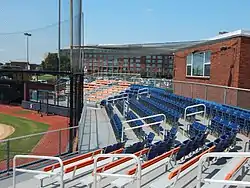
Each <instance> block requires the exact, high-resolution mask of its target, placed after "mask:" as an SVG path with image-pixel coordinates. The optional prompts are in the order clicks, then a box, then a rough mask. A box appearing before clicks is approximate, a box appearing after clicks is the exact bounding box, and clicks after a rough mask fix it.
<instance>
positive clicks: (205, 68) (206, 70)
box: [186, 51, 211, 76]
mask: <svg viewBox="0 0 250 188" xmlns="http://www.w3.org/2000/svg"><path fill="white" fill-rule="evenodd" d="M210 59H211V52H210V51H206V52H197V53H192V54H189V55H188V56H187V59H186V60H187V70H186V71H187V72H186V74H187V76H210V64H211V61H210Z"/></svg>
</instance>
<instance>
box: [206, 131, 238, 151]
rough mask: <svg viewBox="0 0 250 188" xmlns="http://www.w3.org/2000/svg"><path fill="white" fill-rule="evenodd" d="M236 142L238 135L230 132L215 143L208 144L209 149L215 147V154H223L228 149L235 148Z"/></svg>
mask: <svg viewBox="0 0 250 188" xmlns="http://www.w3.org/2000/svg"><path fill="white" fill-rule="evenodd" d="M235 140H236V135H235V134H234V133H233V132H228V133H226V134H224V135H222V136H220V137H219V138H217V139H215V140H214V141H213V142H210V143H209V144H207V146H208V147H211V146H212V145H215V146H216V148H215V150H214V152H223V151H225V150H226V149H230V147H232V146H234V144H235Z"/></svg>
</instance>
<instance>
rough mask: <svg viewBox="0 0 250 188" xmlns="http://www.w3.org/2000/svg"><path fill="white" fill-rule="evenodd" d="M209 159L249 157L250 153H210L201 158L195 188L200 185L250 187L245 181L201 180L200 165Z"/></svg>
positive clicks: (198, 187) (199, 187) (249, 183)
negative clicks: (215, 184)
mask: <svg viewBox="0 0 250 188" xmlns="http://www.w3.org/2000/svg"><path fill="white" fill-rule="evenodd" d="M209 157H250V152H227V153H225V152H212V153H206V154H204V155H203V156H201V158H200V160H199V162H198V163H199V164H198V175H197V181H198V182H197V186H196V188H201V183H202V182H204V183H206V182H208V183H220V184H224V185H236V186H238V185H239V186H250V182H246V181H231V180H215V179H203V178H202V166H203V165H202V164H203V162H204V161H205V160H206V159H207V158H209Z"/></svg>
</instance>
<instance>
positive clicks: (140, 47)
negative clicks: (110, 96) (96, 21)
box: [85, 30, 250, 54]
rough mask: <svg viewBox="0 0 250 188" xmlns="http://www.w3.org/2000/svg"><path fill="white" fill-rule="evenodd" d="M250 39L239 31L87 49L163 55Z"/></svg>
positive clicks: (90, 46)
mask: <svg viewBox="0 0 250 188" xmlns="http://www.w3.org/2000/svg"><path fill="white" fill-rule="evenodd" d="M241 36H244V37H250V31H246V30H237V31H233V32H227V33H224V34H220V35H217V36H215V37H211V38H207V39H201V40H197V41H179V42H165V43H144V44H97V45H87V46H85V47H86V48H99V49H114V50H119V51H124V52H125V51H126V52H128V53H133V52H134V53H149V54H154V53H158V54H159V53H163V54H170V53H174V52H176V51H179V50H182V49H185V48H189V47H194V46H197V45H204V44H207V43H216V42H218V41H221V40H227V39H230V38H235V37H241Z"/></svg>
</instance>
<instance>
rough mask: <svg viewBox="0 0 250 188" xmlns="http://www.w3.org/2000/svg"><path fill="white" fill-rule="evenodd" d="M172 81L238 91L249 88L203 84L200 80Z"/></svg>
mask: <svg viewBox="0 0 250 188" xmlns="http://www.w3.org/2000/svg"><path fill="white" fill-rule="evenodd" d="M173 83H183V84H194V85H203V86H211V87H217V88H224V89H233V90H239V91H250V89H245V88H238V87H228V86H222V85H215V84H204V83H200V82H188V81H180V80H173Z"/></svg>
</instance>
